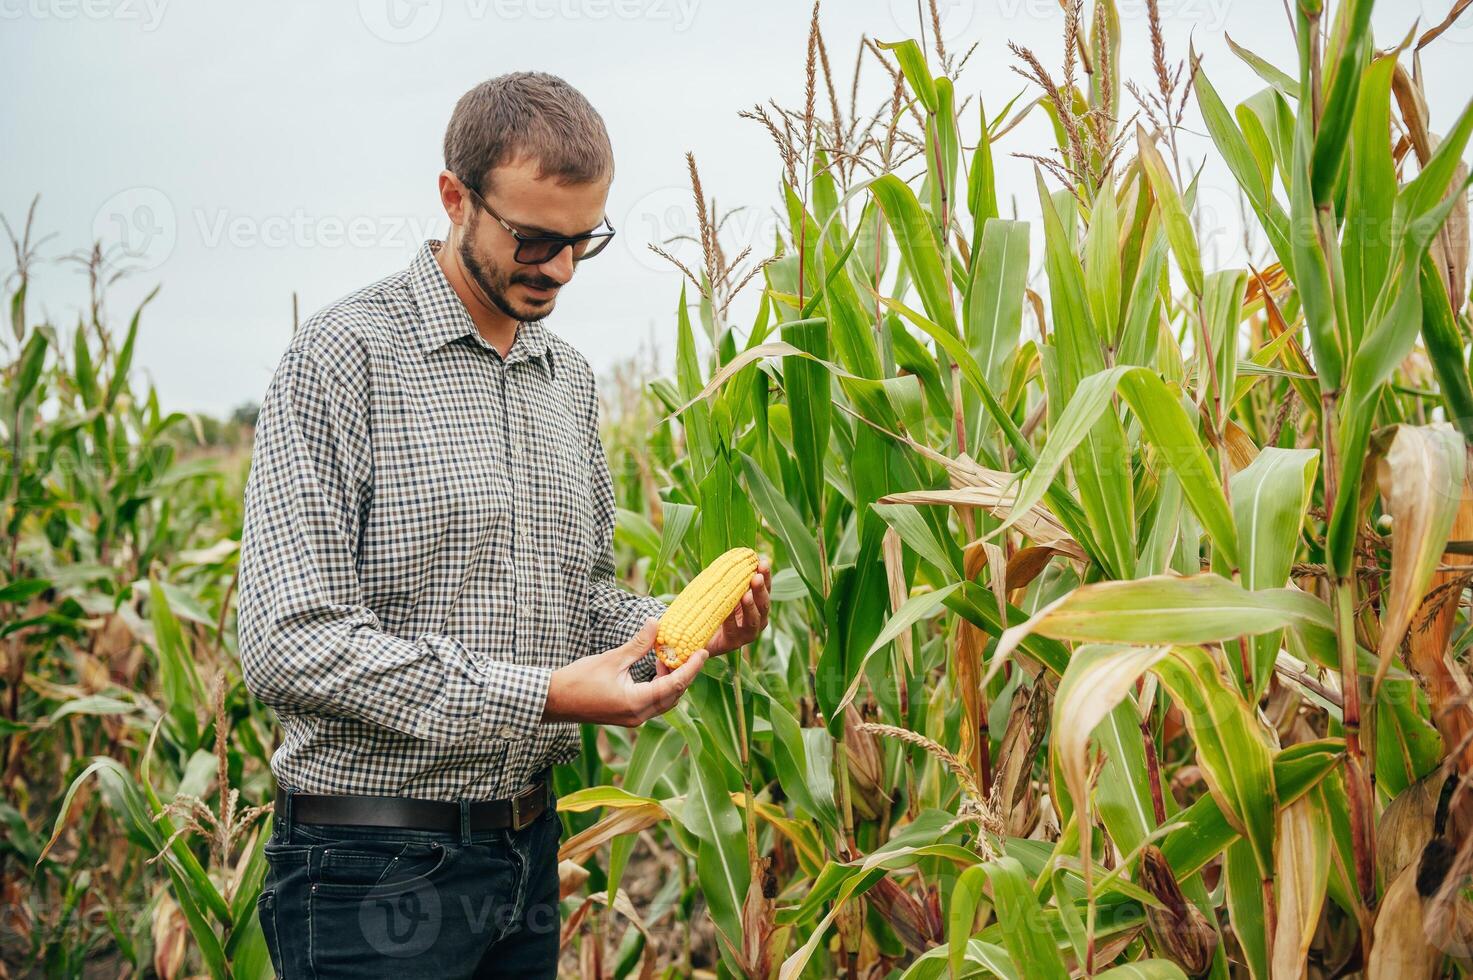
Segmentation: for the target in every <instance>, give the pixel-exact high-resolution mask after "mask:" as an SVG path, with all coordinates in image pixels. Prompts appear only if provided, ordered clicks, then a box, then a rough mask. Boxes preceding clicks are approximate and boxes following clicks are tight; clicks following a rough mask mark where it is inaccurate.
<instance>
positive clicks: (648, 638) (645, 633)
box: [618, 619, 660, 667]
mask: <svg viewBox="0 0 1473 980" xmlns="http://www.w3.org/2000/svg"><path fill="white" fill-rule="evenodd" d="M659 625H660V623H659V620H656V619H646V620H645V621H644V625H643V626H641V627H640V628H639V632H638V633H635V634H634V635H633V636H631V637H630V638H629V642H628V643H626V644H624V645H623V646H622V647H619V648H618V650H619V658H618V659H619V666H620V667H628V666H630V665H632V664H634V663H635V662H636V661H638V660H639V659H640V658H641V657H643V656H644V655H645V654H647V653H649V652H650V648H651V647H653V646H654V645H655V634H656V631H657V630H658V629H659ZM659 659H660V658H659V657H656V658H655V660H656V661H658V660H659Z"/></svg>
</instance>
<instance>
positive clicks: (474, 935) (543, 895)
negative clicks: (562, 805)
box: [256, 787, 562, 980]
mask: <svg viewBox="0 0 1473 980" xmlns="http://www.w3.org/2000/svg"><path fill="white" fill-rule="evenodd" d="M293 795H294V794H293V793H292V791H291V790H290V789H288V788H285V787H283V788H282V791H281V792H280V793H279V794H278V795H277V804H276V809H277V813H276V816H275V822H274V824H273V826H272V832H271V837H270V838H269V839H268V840H267V842H266V844H265V852H266V861H267V871H266V880H265V883H264V884H263V886H262V888H261V897H260V898H259V899H258V900H257V903H256V909H257V912H258V914H259V916H260V919H261V928H262V930H263V931H264V932H265V934H266V945H267V948H268V949H269V950H270V952H271V963H272V966H274V967H275V968H276V975H277V976H278V977H281V978H283V980H299V978H300V980H307V978H319V977H320V978H329V977H352V978H353V980H368V978H372V977H392V978H393V980H417V978H421V977H425V978H433V980H453V978H457V977H555V976H557V959H558V935H559V931H560V926H561V923H560V922H559V916H558V912H559V910H558V873H557V849H558V843H559V838H560V837H561V836H562V821H561V820H560V819H559V818H558V816H557V813H556V811H555V804H556V799H555V798H553V800H552V802H551V804H550V805H549V807H548V809H547V810H546V811H545V812H544V813H542V814H541V815H539V816H538V817H537V818H536V819H534V820H533V822H532V823H531V824H530V825H528V826H526V827H524V828H522V829H521V830H512V829H510V828H507V829H502V830H487V831H476V832H474V833H469V832H466V831H465V830H464V829H462V831H461V832H460V833H444V832H440V831H431V830H398V829H389V828H381V827H350V826H342V825H337V824H304V823H298V822H296V821H294V820H293V819H292V812H291V811H292V807H291V798H292V796H293ZM462 814H464V810H462ZM464 826H465V824H464V820H462V828H464Z"/></svg>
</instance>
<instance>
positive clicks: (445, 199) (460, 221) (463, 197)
mask: <svg viewBox="0 0 1473 980" xmlns="http://www.w3.org/2000/svg"><path fill="white" fill-rule="evenodd" d="M439 187H440V204H441V206H443V207H444V208H445V215H446V217H448V218H449V219H450V223H451V224H452V225H454V226H455V227H456V228H461V227H464V226H465V223H466V222H467V221H469V220H470V216H471V209H472V208H473V207H475V205H474V204H472V203H471V199H470V195H468V194H466V192H465V190H464V188H462V186H461V183H460V178H458V177H456V176H455V175H454V174H453V173H451V172H450V171H448V170H442V171H440V178H439Z"/></svg>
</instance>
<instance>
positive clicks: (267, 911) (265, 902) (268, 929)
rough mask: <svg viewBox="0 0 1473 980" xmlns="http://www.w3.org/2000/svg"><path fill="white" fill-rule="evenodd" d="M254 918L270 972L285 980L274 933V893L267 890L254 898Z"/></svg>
mask: <svg viewBox="0 0 1473 980" xmlns="http://www.w3.org/2000/svg"><path fill="white" fill-rule="evenodd" d="M256 918H257V919H259V920H260V922H261V935H262V937H264V938H265V940H266V953H267V955H269V956H270V957H271V972H272V973H274V974H276V976H277V977H278V978H279V980H286V973H285V971H283V970H282V968H281V939H280V938H279V937H278V935H277V932H276V892H274V891H270V890H269V889H268V890H266V891H263V892H261V894H260V895H259V896H257V897H256Z"/></svg>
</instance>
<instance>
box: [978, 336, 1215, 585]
mask: <svg viewBox="0 0 1473 980" xmlns="http://www.w3.org/2000/svg"><path fill="white" fill-rule="evenodd" d="M1117 389H1118V391H1119V392H1120V394H1121V395H1123V396H1124V397H1125V400H1126V401H1127V402H1128V403H1129V404H1130V407H1131V409H1132V410H1133V411H1134V412H1135V416H1136V418H1137V420H1138V421H1139V422H1140V424H1141V426H1142V428H1143V429H1144V430H1145V434H1146V438H1147V440H1148V441H1149V442H1150V443H1151V444H1152V445H1154V446H1155V447H1156V448H1157V450H1158V451H1159V452H1160V453H1161V455H1162V456H1163V457H1164V458H1165V460H1166V462H1167V463H1168V465H1170V466H1171V467H1172V468H1173V469H1174V470H1176V471H1177V473H1178V474H1179V475H1180V476H1181V478H1182V487H1183V490H1184V491H1185V492H1186V496H1187V500H1188V502H1189V503H1190V505H1191V507H1192V509H1193V511H1194V512H1195V513H1196V514H1197V516H1198V517H1199V518H1200V519H1201V521H1202V524H1203V526H1204V527H1205V528H1206V530H1207V532H1208V534H1209V535H1210V536H1211V537H1212V540H1213V543H1214V544H1215V545H1216V546H1217V547H1218V549H1219V550H1221V551H1222V553H1223V556H1224V558H1225V559H1226V560H1227V561H1228V562H1229V564H1230V565H1236V563H1237V553H1238V548H1237V534H1236V531H1235V530H1234V528H1233V522H1232V514H1231V512H1230V511H1229V510H1228V506H1227V499H1226V497H1225V496H1224V495H1223V491H1222V484H1221V483H1220V482H1219V481H1218V479H1217V474H1216V472H1215V471H1214V468H1213V466H1212V464H1211V462H1210V460H1208V458H1207V453H1206V450H1204V449H1203V448H1202V443H1201V441H1200V440H1199V439H1198V437H1197V432H1196V429H1195V427H1194V426H1193V425H1192V423H1191V422H1190V421H1189V420H1188V419H1187V415H1186V411H1185V410H1184V409H1183V408H1182V406H1181V403H1180V402H1179V401H1178V400H1177V399H1176V398H1175V397H1174V396H1173V395H1172V394H1171V393H1170V392H1169V391H1168V390H1167V388H1166V385H1165V383H1164V382H1162V380H1161V379H1160V377H1158V376H1157V375H1155V374H1154V373H1152V372H1151V371H1149V370H1148V369H1146V368H1138V367H1131V366H1128V365H1122V366H1120V367H1115V368H1110V369H1109V370H1106V371H1101V372H1099V373H1097V374H1093V375H1091V376H1089V377H1087V378H1085V379H1084V380H1083V381H1082V382H1080V385H1079V388H1078V390H1077V391H1076V392H1075V394H1074V397H1073V398H1072V399H1070V401H1069V404H1068V406H1067V407H1066V408H1065V409H1064V412H1063V413H1062V415H1061V416H1060V417H1059V420H1058V421H1057V422H1056V423H1055V425H1054V428H1053V431H1052V432H1051V434H1050V436H1049V441H1048V443H1047V444H1045V446H1044V448H1043V451H1042V453H1040V454H1039V457H1038V460H1037V461H1036V462H1035V463H1034V464H1033V466H1032V467H1031V468H1030V469H1029V471H1028V474H1027V476H1026V477H1025V478H1024V479H1023V482H1022V484H1021V485H1020V486H1019V488H1018V495H1017V498H1016V500H1015V501H1014V503H1013V508H1014V510H1013V516H1012V517H1010V518H1008V520H1006V521H1004V522H1003V524H1002V526H1001V527H1000V528H998V530H997V531H994V532H993V533H994V534H997V533H999V532H1000V531H1001V530H1003V529H1005V528H1007V527H1010V526H1011V525H1012V524H1013V523H1014V522H1015V521H1016V520H1017V518H1018V516H1020V515H1021V514H1022V512H1023V511H1025V510H1026V509H1027V508H1029V507H1032V506H1033V505H1034V504H1036V503H1038V501H1039V500H1040V499H1041V498H1042V496H1043V493H1044V490H1045V489H1046V488H1047V487H1048V486H1049V485H1050V484H1051V483H1052V482H1053V480H1054V478H1055V477H1056V476H1057V475H1058V473H1059V470H1060V469H1061V468H1062V466H1063V462H1064V460H1065V459H1067V458H1068V456H1069V454H1070V453H1072V452H1073V451H1074V448H1075V447H1076V446H1078V445H1079V443H1080V442H1081V441H1082V440H1083V439H1084V437H1085V435H1086V434H1087V433H1088V432H1089V430H1090V428H1091V427H1092V426H1093V425H1094V422H1095V420H1096V419H1097V418H1099V416H1100V414H1101V413H1102V412H1104V411H1105V410H1106V408H1107V407H1108V406H1109V405H1110V398H1111V395H1112V394H1113V393H1114V392H1115V391H1116V390H1117ZM1071 531H1072V529H1071Z"/></svg>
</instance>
